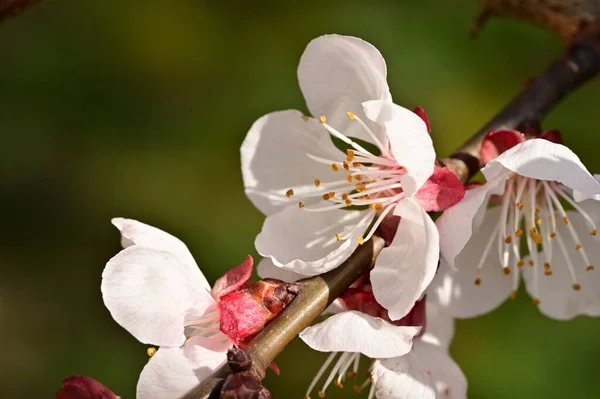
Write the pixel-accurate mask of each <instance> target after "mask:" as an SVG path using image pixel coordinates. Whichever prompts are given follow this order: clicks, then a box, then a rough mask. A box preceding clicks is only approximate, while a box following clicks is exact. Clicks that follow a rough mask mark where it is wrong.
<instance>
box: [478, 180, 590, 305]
mask: <svg viewBox="0 0 600 399" xmlns="http://www.w3.org/2000/svg"><path fill="white" fill-rule="evenodd" d="M506 184H507V186H506V192H505V194H504V197H503V199H502V204H501V207H502V208H501V211H500V218H499V220H498V224H497V225H496V228H495V229H494V231H493V233H492V236H491V237H490V240H489V241H488V243H487V245H486V247H485V248H484V250H483V255H482V257H481V260H480V262H479V265H478V266H477V270H476V278H475V285H480V284H481V283H482V281H481V277H480V272H481V268H482V267H483V264H484V262H485V259H486V258H487V256H488V254H489V252H490V251H491V249H492V246H493V243H494V241H495V242H496V245H497V249H498V258H499V260H500V265H501V266H502V268H503V272H504V274H505V275H509V274H510V273H511V265H516V266H517V268H519V269H520V268H522V267H524V266H525V262H524V261H523V260H522V258H521V256H520V249H521V246H522V244H521V243H522V242H524V243H525V244H523V246H525V245H526V247H527V251H528V253H529V257H530V259H529V261H528V264H529V266H530V267H536V268H539V267H540V265H542V266H543V269H544V275H546V276H551V275H552V267H553V265H552V255H553V251H554V250H558V251H561V252H562V253H563V255H564V258H565V264H564V265H559V266H560V267H566V268H567V269H568V271H569V275H570V277H571V287H572V288H573V290H575V291H579V290H580V289H581V285H580V284H579V283H578V281H577V277H576V274H575V270H576V269H575V268H576V267H583V268H585V270H586V271H591V270H594V266H593V265H591V264H590V261H589V258H588V256H587V254H586V252H585V249H584V248H583V246H582V244H581V240H580V234H589V235H592V236H595V235H596V234H597V232H598V230H597V228H596V225H595V224H594V222H593V220H592V218H591V217H590V216H589V215H588V214H587V213H586V212H585V211H584V210H583V209H582V208H581V207H580V206H579V205H578V204H577V203H576V202H575V201H574V200H573V198H572V197H571V196H570V195H569V194H568V193H567V192H566V191H565V189H564V188H563V187H562V186H561V185H560V184H559V183H556V182H548V181H543V180H536V179H530V178H526V177H522V176H518V175H515V176H513V177H512V178H510V179H509V180H508V181H507V183H506ZM561 199H562V200H564V201H565V202H566V203H568V204H570V205H571V206H572V207H573V208H574V210H575V211H576V212H578V213H579V214H580V215H581V216H582V217H583V218H584V219H585V221H586V224H587V225H588V227H589V230H588V231H585V232H581V231H579V232H578V231H576V230H575V228H574V227H573V225H572V224H570V223H569V219H568V217H567V214H566V212H565V209H564V207H563V205H562V204H561ZM557 223H563V224H564V225H565V226H566V227H567V230H568V234H567V236H566V237H563V236H562V235H563V234H559V232H558V231H557V229H556V226H557ZM554 243H556V244H554ZM568 245H571V246H573V248H574V249H575V250H576V251H577V252H578V254H579V257H580V259H579V260H573V259H571V256H570V255H569V254H568V252H567V249H568ZM538 249H543V256H538V255H539V254H538ZM574 262H575V263H574ZM539 275H540V273H539V272H538V271H537V270H536V271H535V272H534V273H533V287H532V294H533V298H532V301H533V303H534V304H536V305H537V304H539V303H540V300H539V298H538V297H537V296H538V295H537V294H538V292H539V291H538V286H539V277H538V276H539ZM518 283H519V275H518V273H513V291H512V297H513V298H514V297H515V296H516V292H517V287H518Z"/></svg>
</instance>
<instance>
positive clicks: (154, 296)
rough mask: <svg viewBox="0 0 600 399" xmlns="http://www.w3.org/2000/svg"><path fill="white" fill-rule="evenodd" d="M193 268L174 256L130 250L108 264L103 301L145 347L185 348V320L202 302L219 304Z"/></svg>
mask: <svg viewBox="0 0 600 399" xmlns="http://www.w3.org/2000/svg"><path fill="white" fill-rule="evenodd" d="M195 283H196V281H195V280H194V279H193V276H192V273H190V268H189V267H188V266H187V265H184V264H183V263H181V261H180V260H179V258H177V257H176V256H175V255H173V254H171V253H169V252H162V251H156V250H154V249H151V248H145V247H141V246H137V245H136V246H132V247H128V248H126V249H124V250H122V251H121V252H119V254H117V255H116V256H115V257H113V258H112V259H111V260H110V261H108V263H107V264H106V268H105V269H104V272H103V273H102V287H101V288H102V297H103V299H104V303H105V305H106V307H107V308H108V310H109V311H110V313H111V315H112V316H113V318H114V319H115V321H116V322H117V323H119V324H120V325H121V326H122V327H123V328H125V329H126V330H127V331H129V332H130V333H131V334H132V335H133V336H134V337H136V338H137V339H138V340H139V341H140V342H142V343H145V344H152V345H159V346H181V345H182V344H183V342H184V340H185V336H184V332H183V330H184V326H183V324H184V318H185V314H186V312H188V311H190V310H191V309H192V308H194V305H196V304H197V303H198V301H202V303H206V305H207V306H210V305H212V304H214V300H213V299H212V297H211V296H210V294H209V293H208V291H206V288H205V287H203V286H202V285H198V284H195Z"/></svg>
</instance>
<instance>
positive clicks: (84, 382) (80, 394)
mask: <svg viewBox="0 0 600 399" xmlns="http://www.w3.org/2000/svg"><path fill="white" fill-rule="evenodd" d="M118 398H119V396H117V395H115V394H114V393H113V391H111V390H110V389H108V388H107V387H105V386H104V385H102V384H101V383H100V382H98V381H96V380H95V379H93V378H90V377H86V376H78V375H74V376H71V377H68V378H66V379H64V380H63V382H62V385H61V387H60V389H59V390H58V392H56V399H118Z"/></svg>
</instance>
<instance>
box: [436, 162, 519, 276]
mask: <svg viewBox="0 0 600 399" xmlns="http://www.w3.org/2000/svg"><path fill="white" fill-rule="evenodd" d="M508 177H509V173H507V172H505V173H502V174H500V175H497V176H494V178H493V179H492V180H490V181H488V182H487V183H485V184H484V185H482V186H479V187H476V188H472V189H469V190H467V191H466V193H465V197H464V198H463V199H462V201H460V202H459V203H458V204H456V205H454V206H452V207H450V208H448V209H446V210H445V211H444V213H442V215H441V216H440V217H439V218H438V219H437V220H436V222H435V224H436V225H437V227H438V230H439V233H440V251H441V256H442V259H444V260H445V261H446V263H448V264H449V265H450V266H452V267H454V263H455V259H456V257H457V256H458V255H459V254H460V253H461V251H462V250H463V249H464V248H465V245H467V242H468V241H469V240H470V239H471V236H472V235H473V230H477V228H478V227H479V225H480V224H481V223H482V221H483V217H484V215H485V212H486V209H487V205H488V200H489V197H490V196H491V195H492V194H502V193H503V192H504V188H505V186H506V180H507V179H508Z"/></svg>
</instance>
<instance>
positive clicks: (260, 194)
mask: <svg viewBox="0 0 600 399" xmlns="http://www.w3.org/2000/svg"><path fill="white" fill-rule="evenodd" d="M240 151H241V156H242V177H243V179H244V186H245V188H246V194H247V195H248V198H250V200H251V201H252V203H253V204H254V205H255V206H256V207H257V208H258V209H259V210H260V211H261V212H263V213H264V214H266V215H271V214H273V213H275V212H277V211H279V210H281V209H282V208H283V207H284V206H286V205H289V204H291V203H295V204H297V203H298V200H297V199H296V198H297V197H298V195H300V194H302V193H304V192H306V191H308V190H311V191H312V190H314V188H315V186H314V181H315V179H317V178H318V179H320V180H321V181H322V182H323V183H326V182H328V181H333V180H339V179H340V175H339V174H338V175H336V174H335V172H333V170H332V169H331V167H329V166H328V165H324V164H322V163H319V162H316V161H314V160H312V159H310V158H309V157H308V156H307V155H306V154H311V155H315V156H318V157H322V158H325V159H334V160H339V161H340V162H341V161H342V160H344V159H345V156H346V155H345V154H343V153H342V152H341V151H340V150H338V149H337V148H336V147H335V146H334V145H333V142H332V141H331V138H330V136H329V133H328V132H327V130H326V129H325V128H324V127H323V126H322V125H321V124H320V123H319V122H318V121H316V120H315V119H313V118H305V117H304V116H303V115H302V113H301V112H300V111H294V110H288V111H279V112H273V113H270V114H267V115H265V116H263V117H261V118H260V119H258V120H257V121H256V122H254V124H253V125H252V127H251V128H250V131H249V132H248V134H247V135H246V138H245V139H244V142H243V143H242V147H241V150H240ZM289 189H293V190H294V193H295V196H292V197H290V198H288V197H286V195H285V194H286V192H287V191H288V190H289Z"/></svg>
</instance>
